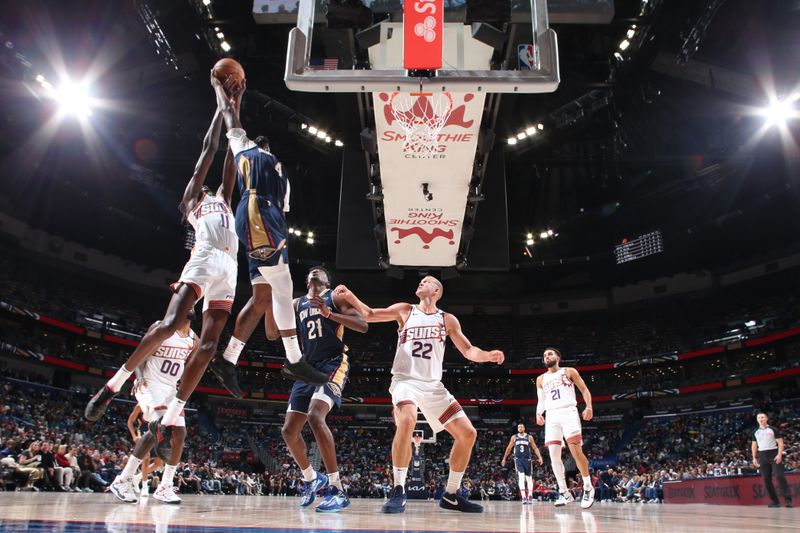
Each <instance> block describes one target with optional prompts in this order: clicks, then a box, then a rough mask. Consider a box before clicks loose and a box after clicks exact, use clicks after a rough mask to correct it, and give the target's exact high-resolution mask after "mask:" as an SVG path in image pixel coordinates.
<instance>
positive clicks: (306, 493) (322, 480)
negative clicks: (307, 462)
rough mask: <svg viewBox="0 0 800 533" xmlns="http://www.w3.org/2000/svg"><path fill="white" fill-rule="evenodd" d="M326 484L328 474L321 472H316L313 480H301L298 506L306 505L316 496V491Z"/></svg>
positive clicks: (312, 501)
mask: <svg viewBox="0 0 800 533" xmlns="http://www.w3.org/2000/svg"><path fill="white" fill-rule="evenodd" d="M326 486H328V476H326V475H325V474H323V473H321V472H317V478H316V479H315V480H314V481H304V482H303V497H302V498H300V507H308V506H309V505H311V504H312V503H314V500H315V499H316V498H317V492H319V491H320V490H322V489H324V488H325V487H326Z"/></svg>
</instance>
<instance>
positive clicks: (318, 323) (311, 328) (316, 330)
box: [306, 318, 322, 339]
mask: <svg viewBox="0 0 800 533" xmlns="http://www.w3.org/2000/svg"><path fill="white" fill-rule="evenodd" d="M306 326H307V327H308V338H309V339H317V338H319V337H322V319H321V318H318V319H316V320H309V321H308V322H306Z"/></svg>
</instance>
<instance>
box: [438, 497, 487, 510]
mask: <svg viewBox="0 0 800 533" xmlns="http://www.w3.org/2000/svg"><path fill="white" fill-rule="evenodd" d="M439 507H441V508H442V509H449V510H451V511H461V512H462V513H482V512H483V507H481V506H480V505H478V504H477V503H472V502H471V501H469V500H468V499H466V498H464V497H463V496H462V495H460V494H451V493H449V492H445V493H444V494H443V495H442V499H441V500H439Z"/></svg>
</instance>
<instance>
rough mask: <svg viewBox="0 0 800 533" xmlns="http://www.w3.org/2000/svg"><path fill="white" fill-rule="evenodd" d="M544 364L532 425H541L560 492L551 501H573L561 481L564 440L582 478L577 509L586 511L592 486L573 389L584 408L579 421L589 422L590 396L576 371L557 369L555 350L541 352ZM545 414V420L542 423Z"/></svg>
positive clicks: (556, 351)
mask: <svg viewBox="0 0 800 533" xmlns="http://www.w3.org/2000/svg"><path fill="white" fill-rule="evenodd" d="M543 359H544V364H545V366H546V367H547V372H545V373H544V374H542V375H541V376H539V377H538V378H536V394H537V396H538V400H539V401H538V403H537V404H536V423H537V424H539V425H540V426H541V425H544V445H545V446H547V450H548V451H549V452H550V463H551V464H552V466H553V473H554V474H555V476H556V481H558V492H559V493H560V495H559V497H558V499H557V500H556V502H555V505H556V507H561V506H563V505H566V504H568V503H570V502H573V501H575V498H573V497H572V494H571V493H570V492H569V489H568V488H567V481H566V479H565V478H564V463H563V462H562V461H561V445H562V440H563V439H566V441H567V446H569V451H570V452H571V453H572V457H574V458H575V463H576V464H577V465H578V470H579V471H580V473H581V477H582V478H583V497H582V498H581V507H582V508H583V509H588V508H589V507H591V506H592V504H593V503H594V487H592V478H591V477H590V476H589V460H588V459H587V458H586V455H584V453H583V448H582V447H581V446H582V445H583V438H582V436H581V419H580V417H579V416H578V408H577V400H576V399H575V387H578V390H580V391H581V396H583V401H584V402H585V403H586V407H585V408H584V410H583V419H584V420H586V421H589V420H591V419H592V415H593V413H592V395H591V393H590V392H589V389H588V388H587V387H586V383H584V382H583V378H581V376H580V374H578V371H577V370H575V369H574V368H566V367H565V368H561V367H559V366H558V364H559V362H560V361H561V352H559V351H558V350H556V349H555V348H547V349H546V350H545V351H544V357H543ZM545 413H546V414H547V417H546V418H547V421H546V422H545V416H544V415H545Z"/></svg>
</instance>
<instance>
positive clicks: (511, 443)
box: [500, 435, 514, 466]
mask: <svg viewBox="0 0 800 533" xmlns="http://www.w3.org/2000/svg"><path fill="white" fill-rule="evenodd" d="M513 449H514V435H511V440H509V441H508V446H506V451H505V453H503V459H502V460H501V461H500V464H501V465H502V466H506V459H508V455H509V454H510V453H511V450H513Z"/></svg>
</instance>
